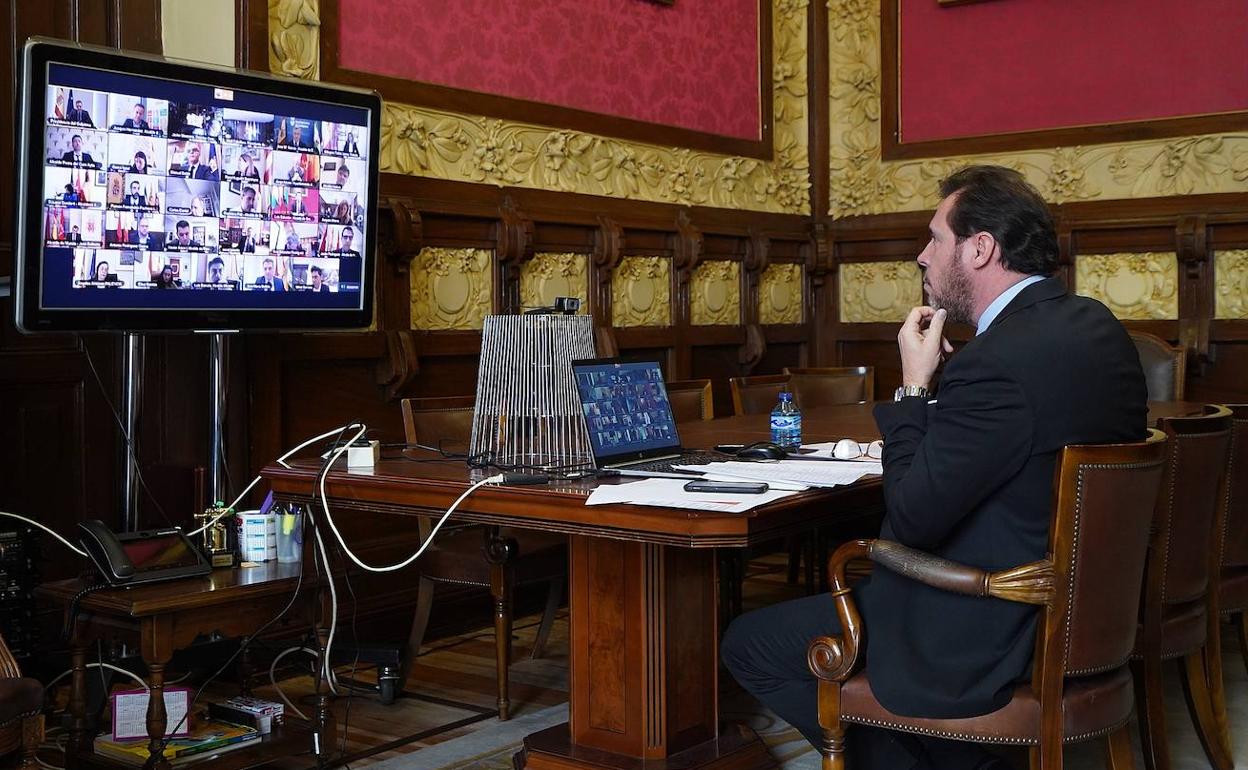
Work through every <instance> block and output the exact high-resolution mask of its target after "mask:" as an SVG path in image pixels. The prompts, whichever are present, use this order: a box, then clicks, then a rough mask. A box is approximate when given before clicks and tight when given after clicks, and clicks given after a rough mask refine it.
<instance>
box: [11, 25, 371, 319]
mask: <svg viewBox="0 0 1248 770" xmlns="http://www.w3.org/2000/svg"><path fill="white" fill-rule="evenodd" d="M53 63H57V64H66V65H70V66H79V67H90V68H95V69H102V70H111V71H115V72H122V73H125V74H131V75H139V76H144V77H152V78H160V79H165V80H182V81H188V82H193V83H197V84H199V83H202V84H204V85H209V86H212V87H219V88H229V89H233V90H244V91H253V92H257V91H258V92H262V93H275V94H278V95H280V96H282V97H287V98H295V99H304V100H307V101H316V102H331V101H332V102H336V103H340V104H347V105H348V106H351V107H356V108H360V109H364V110H367V111H368V114H369V127H368V134H369V145H368V146H369V148H370V152H369V158H368V187H367V190H372V191H374V194H375V197H374V198H373V199H371V200H368V201H367V202H368V203H369V204H372V205H371V206H370V207H369V215H368V217H367V220H366V222H365V232H364V236H365V240H364V243H365V249H366V252H367V253H365V254H364V255H362V256H363V260H362V262H363V264H362V266H361V273H360V289H361V295H362V296H361V299H362V302H361V304H360V306H359V307H358V308H354V307H353V308H292V309H283V310H275V309H250V308H243V309H239V308H225V309H183V308H172V309H170V308H156V309H132V308H87V309H76V308H44V307H42V306H41V304H42V303H41V302H40V292H41V291H42V281H43V249H44V244H43V237H42V233H43V228H42V226H41V222H42V217H43V200H42V197H40V200H38V201H37V202H36V201H31V200H29V198H30V196H29V195H27V194H23V193H24V192H26V193H28V192H29V191H30V190H31V184H32V183H33V182H34V181H35V180H40V181H41V180H42V179H43V174H44V165H45V160H46V159H45V158H44V157H43V155H44V153H42V152H39V153H36V152H33V151H32V150H33V144H32V143H33V142H36V141H37V142H39V146H40V147H42V141H43V139H42V137H43V133H42V132H43V130H44V128H45V123H46V121H45V115H46V107H47V105H46V100H47V93H48V89H47V85H48V84H47V82H46V80H47V78H46V73H47V71H48V65H49V64H53ZM20 65H21V73H20V86H19V87H20V93H19V99H18V104H17V109H16V110H15V116H16V122H17V126H16V129H17V145H16V146H17V158H16V161H17V162H16V164H15V165H16V168H17V173H18V179H17V185H16V188H15V195H14V198H15V207H16V211H15V215H14V225H15V231H14V238H13V269H14V276H13V277H14V281H13V291H12V294H13V305H14V320H15V324H16V326H17V328H18V329H19V330H21V331H24V332H45V331H46V332H50V331H57V332H66V331H73V332H80V333H81V332H93V331H142V332H194V331H216V330H229V331H302V330H319V331H325V330H344V331H345V330H360V329H365V328H367V327H369V326H370V325H371V324H372V322H373V309H374V302H375V300H376V293H377V286H376V283H377V273H378V271H377V251H376V245H375V244H376V243H377V219H378V207H377V205H376V204H377V201H378V200H379V199H380V188H379V182H380V172H379V170H378V166H379V162H378V153H379V152H380V147H381V96H380V95H379V94H378V93H377V92H376V91H369V90H366V89H362V88H354V87H349V86H341V85H337V84H325V83H319V82H316V83H313V82H308V81H304V80H298V79H295V78H280V77H274V76H272V75H268V74H265V73H259V72H254V71H250V70H240V69H231V68H226V67H220V66H216V65H211V64H201V63H198V62H186V61H182V60H177V59H170V58H167V57H163V56H156V55H152V54H145V53H137V52H133V51H121V50H118V49H113V48H102V47H99V46H92V45H85V44H80V43H71V42H69V41H65V40H56V39H52V38H43V37H32V38H30V39H28V40H27V41H26V44H25V46H24V48H23V55H22V57H21V61H20ZM36 106H38V107H41V108H40V109H34V108H32V107H36ZM39 189H40V190H42V185H40V187H39Z"/></svg>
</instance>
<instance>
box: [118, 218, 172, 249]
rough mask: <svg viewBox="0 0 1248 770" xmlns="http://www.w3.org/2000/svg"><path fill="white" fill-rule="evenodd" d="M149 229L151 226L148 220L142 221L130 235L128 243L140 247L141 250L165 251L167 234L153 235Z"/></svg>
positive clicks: (158, 233)
mask: <svg viewBox="0 0 1248 770" xmlns="http://www.w3.org/2000/svg"><path fill="white" fill-rule="evenodd" d="M149 228H150V225H149V224H148V222H147V219H140V220H139V223H138V225H136V227H135V229H134V230H131V231H130V233H129V234H128V237H127V238H126V240H127V242H129V243H131V244H133V245H135V246H138V247H139V248H140V249H146V250H148V251H163V250H164V248H165V234H164V233H160V232H156V233H153V232H151V230H150V229H149Z"/></svg>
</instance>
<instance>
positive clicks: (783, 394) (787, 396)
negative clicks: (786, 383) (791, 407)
mask: <svg viewBox="0 0 1248 770" xmlns="http://www.w3.org/2000/svg"><path fill="white" fill-rule="evenodd" d="M780 400H781V401H792V400H793V394H792V393H790V392H789V391H787V390H782V391H780Z"/></svg>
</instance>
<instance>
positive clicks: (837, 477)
mask: <svg viewBox="0 0 1248 770" xmlns="http://www.w3.org/2000/svg"><path fill="white" fill-rule="evenodd" d="M676 467H677V468H680V469H682V470H703V471H705V472H706V473H707V475H708V476H710V475H712V474H713V475H714V476H715V477H724V478H738V479H750V480H751V481H766V482H777V483H783V482H797V483H799V484H805V485H806V486H808V487H837V486H842V485H844V484H853V483H854V482H855V481H857V480H858V479H860V478H862V477H863V476H867V475H870V474H875V475H883V473H884V467H883V465H882V464H881V463H880V462H878V461H876V462H831V461H824V460H781V461H779V462H764V463H751V462H742V461H739V460H734V461H732V462H726V463H713V464H712V465H711V466H709V467H708V466H705V465H692V466H691V465H678V466H676Z"/></svg>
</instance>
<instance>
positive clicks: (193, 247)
mask: <svg viewBox="0 0 1248 770" xmlns="http://www.w3.org/2000/svg"><path fill="white" fill-rule="evenodd" d="M200 229H201V230H202V229H203V228H202V227H201V228H200ZM165 250H166V251H187V252H204V251H207V247H206V245H205V244H204V242H203V239H202V238H196V237H195V235H194V234H193V233H192V231H191V223H190V221H189V220H186V219H178V220H177V221H175V222H174V223H173V235H172V236H171V237H170V238H168V239H167V240H166V242H165Z"/></svg>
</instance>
